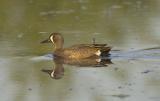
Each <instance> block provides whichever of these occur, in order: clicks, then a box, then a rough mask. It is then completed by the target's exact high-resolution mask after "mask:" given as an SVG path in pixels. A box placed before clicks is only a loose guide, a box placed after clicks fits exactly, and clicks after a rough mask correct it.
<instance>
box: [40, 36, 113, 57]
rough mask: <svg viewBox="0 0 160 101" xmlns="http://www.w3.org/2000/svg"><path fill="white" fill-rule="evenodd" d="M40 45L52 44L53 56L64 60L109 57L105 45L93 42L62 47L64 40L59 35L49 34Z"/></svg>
mask: <svg viewBox="0 0 160 101" xmlns="http://www.w3.org/2000/svg"><path fill="white" fill-rule="evenodd" d="M41 43H52V44H53V46H54V51H53V54H54V56H55V57H60V58H64V59H86V58H97V57H104V56H109V55H110V54H109V52H110V50H111V47H110V46H107V44H96V43H95V40H93V43H92V44H76V45H72V46H70V47H66V48H64V47H63V44H64V38H63V36H62V34H61V33H51V35H50V36H49V37H48V38H47V39H46V40H43V41H41Z"/></svg>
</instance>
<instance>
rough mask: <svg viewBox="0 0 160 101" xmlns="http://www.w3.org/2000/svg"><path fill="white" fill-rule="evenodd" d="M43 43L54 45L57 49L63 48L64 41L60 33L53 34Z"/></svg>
mask: <svg viewBox="0 0 160 101" xmlns="http://www.w3.org/2000/svg"><path fill="white" fill-rule="evenodd" d="M41 43H53V45H55V47H56V48H62V46H63V43H64V39H63V37H62V35H61V34H60V33H52V34H51V35H50V36H49V38H47V39H46V40H44V41H42V42H41Z"/></svg>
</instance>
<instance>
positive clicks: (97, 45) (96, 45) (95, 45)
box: [70, 44, 107, 49]
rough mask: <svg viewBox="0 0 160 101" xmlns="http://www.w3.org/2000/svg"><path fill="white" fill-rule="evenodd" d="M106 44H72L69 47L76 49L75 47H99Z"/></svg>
mask: <svg viewBox="0 0 160 101" xmlns="http://www.w3.org/2000/svg"><path fill="white" fill-rule="evenodd" d="M106 46H107V44H77V45H73V46H71V47H70V49H76V48H78V49H79V48H87V47H92V48H98V47H99V48H101V47H106Z"/></svg>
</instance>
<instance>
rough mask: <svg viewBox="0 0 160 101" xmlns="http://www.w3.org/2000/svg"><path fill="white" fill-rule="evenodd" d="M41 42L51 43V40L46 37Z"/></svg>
mask: <svg viewBox="0 0 160 101" xmlns="http://www.w3.org/2000/svg"><path fill="white" fill-rule="evenodd" d="M41 43H51V41H50V40H49V39H46V40H43V41H41Z"/></svg>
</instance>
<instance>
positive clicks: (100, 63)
mask: <svg viewBox="0 0 160 101" xmlns="http://www.w3.org/2000/svg"><path fill="white" fill-rule="evenodd" d="M53 62H54V65H53V69H50V70H49V69H42V72H45V73H48V74H49V75H50V77H51V78H53V79H61V78H62V77H63V76H64V67H63V64H67V65H72V66H76V67H88V68H95V67H107V66H108V65H109V64H112V62H111V59H109V58H94V59H93V58H87V59H64V58H54V59H53Z"/></svg>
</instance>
